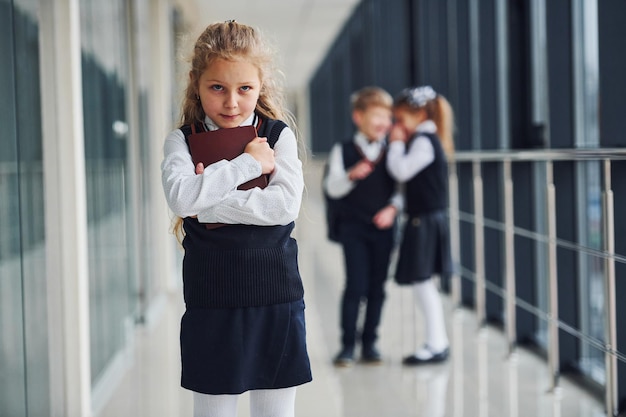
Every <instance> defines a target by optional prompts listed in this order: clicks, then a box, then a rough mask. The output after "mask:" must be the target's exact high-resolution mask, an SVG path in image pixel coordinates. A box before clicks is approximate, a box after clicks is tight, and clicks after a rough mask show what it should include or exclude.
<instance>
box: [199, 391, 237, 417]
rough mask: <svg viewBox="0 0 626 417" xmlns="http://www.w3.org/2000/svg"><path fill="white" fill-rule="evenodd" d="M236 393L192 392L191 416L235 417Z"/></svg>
mask: <svg viewBox="0 0 626 417" xmlns="http://www.w3.org/2000/svg"><path fill="white" fill-rule="evenodd" d="M237 399H238V396H237V395H209V394H201V393H199V392H194V393H193V417H236V416H237Z"/></svg>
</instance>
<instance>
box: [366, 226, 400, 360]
mask: <svg viewBox="0 0 626 417" xmlns="http://www.w3.org/2000/svg"><path fill="white" fill-rule="evenodd" d="M392 247H393V235H392V234H391V232H389V233H380V234H379V236H377V239H376V240H375V241H374V242H370V246H369V249H370V250H369V255H368V257H369V259H363V260H362V262H369V264H370V268H369V271H370V274H369V280H368V283H367V284H368V288H367V308H366V313H365V321H364V323H363V334H362V336H361V340H362V342H363V348H364V349H368V348H373V347H374V344H375V343H376V340H377V339H378V325H379V324H380V319H381V315H382V309H383V304H384V302H385V282H386V281H387V276H388V271H389V259H390V257H391V249H392Z"/></svg>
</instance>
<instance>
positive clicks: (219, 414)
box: [193, 387, 296, 417]
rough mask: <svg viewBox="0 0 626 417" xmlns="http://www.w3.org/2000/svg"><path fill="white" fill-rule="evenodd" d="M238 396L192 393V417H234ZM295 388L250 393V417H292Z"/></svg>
mask: <svg viewBox="0 0 626 417" xmlns="http://www.w3.org/2000/svg"><path fill="white" fill-rule="evenodd" d="M239 397H240V396H239V395H209V394H200V393H198V392H194V393H193V417H236V416H237V401H238V399H239ZM295 402H296V387H290V388H281V389H264V390H254V391H250V417H294V415H295V410H294V409H295Z"/></svg>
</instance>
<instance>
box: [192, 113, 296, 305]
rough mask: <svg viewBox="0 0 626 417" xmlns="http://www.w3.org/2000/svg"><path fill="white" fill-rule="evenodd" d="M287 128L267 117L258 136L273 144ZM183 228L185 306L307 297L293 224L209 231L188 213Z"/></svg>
mask: <svg viewBox="0 0 626 417" xmlns="http://www.w3.org/2000/svg"><path fill="white" fill-rule="evenodd" d="M274 126H279V127H278V128H274ZM285 126H286V125H285V124H284V123H283V122H281V121H277V120H272V119H267V120H263V123H262V124H261V129H260V130H259V136H261V137H267V138H268V142H269V143H270V146H272V147H273V146H274V144H275V143H276V140H278V136H279V135H280V132H281V131H282V129H283V128H284V127H285ZM181 130H182V131H183V133H186V132H187V131H188V129H181ZM270 136H272V138H270ZM183 227H184V230H185V238H184V239H183V248H184V249H185V256H184V258H183V293H184V298H185V304H186V306H187V308H236V307H253V306H263V305H271V304H280V303H287V302H292V301H297V300H299V299H301V298H302V297H303V296H304V289H303V286H302V280H301V278H300V273H299V271H298V259H297V255H298V246H297V243H296V241H295V239H293V238H292V237H291V232H292V230H293V228H294V222H291V223H290V224H288V225H285V226H254V225H227V226H223V227H220V228H217V229H207V228H206V227H205V226H204V224H202V223H200V222H198V220H197V219H195V218H190V217H187V218H185V219H184V220H183Z"/></svg>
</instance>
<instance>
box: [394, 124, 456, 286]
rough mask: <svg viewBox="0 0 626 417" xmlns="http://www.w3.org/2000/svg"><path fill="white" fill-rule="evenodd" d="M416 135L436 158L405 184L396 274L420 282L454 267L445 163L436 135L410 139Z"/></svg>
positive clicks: (408, 281)
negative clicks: (403, 213)
mask: <svg viewBox="0 0 626 417" xmlns="http://www.w3.org/2000/svg"><path fill="white" fill-rule="evenodd" d="M418 136H425V137H427V138H428V139H429V140H430V143H431V144H432V146H433V149H434V152H435V159H434V161H433V162H432V163H431V164H430V165H428V166H427V167H426V168H425V169H423V170H422V171H420V172H419V173H418V174H417V175H415V176H414V177H413V178H411V179H410V180H409V181H407V182H406V184H405V197H406V204H405V210H406V214H407V219H406V223H405V225H404V230H403V236H402V243H401V245H400V251H399V256H398V262H397V265H396V274H395V280H396V282H397V283H398V284H400V285H407V284H412V283H414V282H423V281H426V280H427V279H429V278H430V277H431V276H432V275H435V274H438V275H440V276H442V277H444V278H445V277H448V276H450V275H451V274H452V268H453V266H452V257H451V253H450V226H449V224H448V213H447V210H448V163H447V160H446V156H445V153H444V151H443V148H442V147H441V142H440V140H439V138H438V137H437V136H436V135H434V134H430V133H424V132H420V133H417V134H415V135H414V136H413V137H412V138H411V140H415V138H417V137H418ZM410 144H411V141H409V143H408V144H407V147H406V149H409V147H410Z"/></svg>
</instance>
